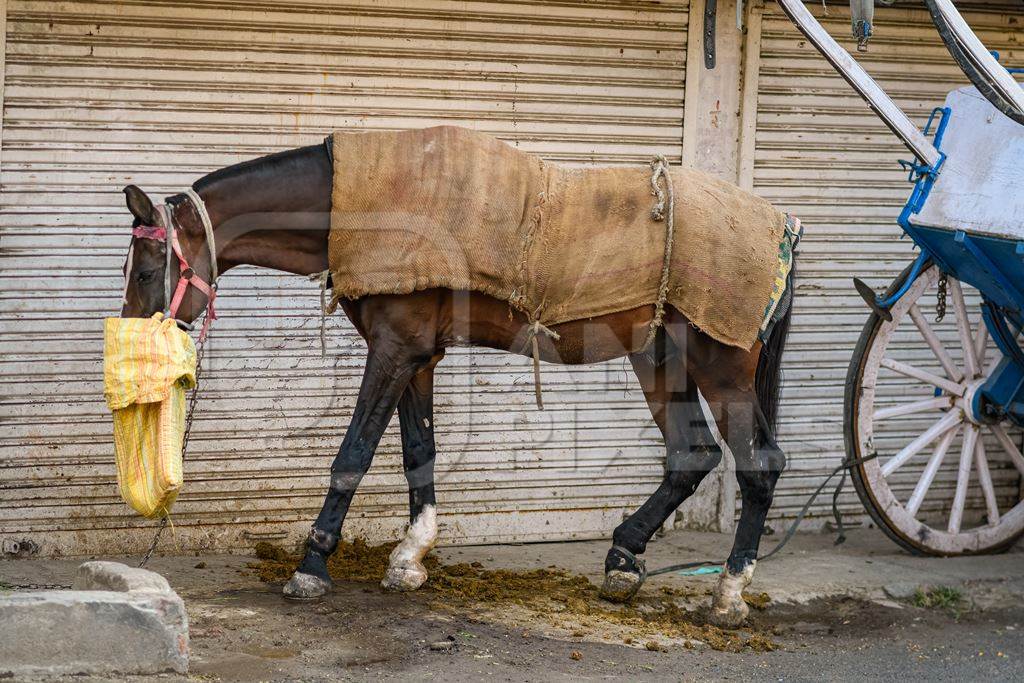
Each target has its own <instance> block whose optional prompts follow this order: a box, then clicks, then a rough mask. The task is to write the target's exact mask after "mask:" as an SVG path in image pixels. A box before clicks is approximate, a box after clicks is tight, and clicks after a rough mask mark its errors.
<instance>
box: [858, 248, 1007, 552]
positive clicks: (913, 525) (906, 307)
mask: <svg viewBox="0 0 1024 683" xmlns="http://www.w3.org/2000/svg"><path fill="white" fill-rule="evenodd" d="M938 277H939V270H938V268H937V267H935V266H932V267H931V268H929V269H928V270H927V271H925V272H924V273H922V274H921V275H920V277H918V279H917V280H916V281H915V282H914V284H913V285H912V286H911V287H910V289H909V290H908V291H907V293H906V294H904V296H903V297H901V299H900V300H899V301H898V302H897V303H896V304H895V305H894V306H893V307H892V309H891V310H890V312H891V314H892V318H893V319H892V321H891V322H886V321H879V323H878V325H877V327H876V330H875V334H874V337H873V338H872V340H871V343H870V346H869V347H868V348H867V349H865V356H864V359H863V361H862V363H861V372H860V376H859V378H858V384H859V386H858V387H857V390H858V399H857V401H856V403H855V409H854V411H853V413H854V414H853V415H852V419H853V420H854V421H855V424H854V434H855V438H856V441H857V448H858V450H859V455H861V456H864V455H867V454H869V453H872V452H873V445H872V441H873V436H874V428H875V423H876V421H879V420H876V417H875V390H876V385H877V380H878V374H879V370H880V368H881V367H882V362H883V360H888V362H889V364H890V365H891V364H892V361H891V359H886V358H885V352H886V350H887V348H888V345H889V342H890V340H891V339H892V336H893V333H894V331H895V330H896V329H897V327H898V326H899V325H900V324H901V323H903V324H910V325H916V324H917V323H916V322H915V321H914V314H911V309H912V308H913V307H914V306H915V304H916V303H917V301H918V300H919V299H920V298H921V296H922V295H923V294H924V293H925V292H927V291H928V290H929V289H931V288H932V286H933V285H934V284H935V283H936V281H937V280H938ZM949 282H950V284H951V289H955V290H956V291H955V292H951V296H950V299H952V300H953V304H952V305H951V306H950V309H951V310H950V314H952V315H954V316H957V320H958V321H959V316H960V315H964V313H965V310H966V309H964V308H961V305H960V304H961V302H962V300H963V299H962V296H957V295H958V294H959V293H960V290H959V283H958V282H956V281H955V280H953V279H952V278H950V280H949ZM965 318H966V316H965ZM926 326H927V322H926ZM958 332H959V334H958V338H959V339H961V341H962V339H963V330H962V329H961V328H960V327H959V324H958ZM918 334H919V336H920V337H921V339H922V343H924V344H925V345H926V346H928V342H927V341H925V340H924V339H925V337H924V334H923V333H922V332H921V331H920V328H919V330H918ZM967 334H968V337H969V339H970V342H971V344H972V351H973V350H974V349H975V348H976V345H977V344H978V342H979V340H978V335H979V334H982V333H980V332H979V330H977V329H972V328H971V327H970V326H969V325H968V329H967ZM986 338H987V337H986ZM940 346H941V345H940ZM982 346H984V344H982ZM932 353H933V355H935V352H934V350H932ZM992 355H993V354H992V353H991V352H990V353H989V355H988V357H987V358H985V361H986V363H985V364H984V365H980V367H979V375H980V377H985V376H987V374H988V373H989V372H991V369H992V367H994V363H991V359H992ZM975 360H977V356H975ZM964 361H966V358H964ZM964 364H966V363H964ZM890 365H886V367H888V368H889V369H890V370H892V369H893V368H892V367H890ZM901 369H903V370H906V368H901ZM961 371H962V372H964V373H965V374H966V370H964V369H962V370H961ZM940 379H946V380H949V381H950V383H952V384H966V378H965V380H964V382H961V383H955V382H952V380H950V378H949V377H948V376H942V377H940ZM975 381H976V380H975ZM950 394H951V392H948V391H946V390H945V389H944V390H943V391H942V396H941V397H939V398H944V397H947V396H949V395H950ZM925 400H928V399H926V398H923V397H920V396H914V397H912V400H911V401H908V405H909V404H910V403H916V402H918V401H925ZM956 403H957V402H956V401H955V399H954V400H953V401H952V405H953V407H952V408H951V409H950V410H949V412H948V413H946V414H945V415H944V416H943V417H942V418H939V419H938V420H937V422H941V421H942V420H943V419H946V415H950V414H959V415H960V418H959V419H958V420H957V421H956V422H955V423H953V424H954V425H956V426H953V427H948V422H952V420H951V419H950V420H949V421H948V422H947V424H944V425H943V427H942V429H943V430H946V431H940V432H939V433H938V434H936V436H935V437H934V438H931V439H929V440H927V441H926V442H925V443H924V444H922V445H920V448H919V449H918V450H916V451H915V452H913V453H912V454H911V455H910V456H908V458H907V460H906V461H904V463H903V464H904V465H905V464H906V462H909V461H910V459H912V458H922V459H923V458H928V460H929V462H931V460H932V459H933V458H936V457H937V459H938V464H937V466H936V470H937V469H938V466H940V465H941V464H942V463H943V462H950V461H957V460H959V462H958V476H957V489H958V491H957V494H956V496H955V497H954V501H953V504H952V505H951V509H950V513H951V514H950V516H952V508H953V507H954V506H955V505H956V504H957V500H958V498H960V496H961V492H960V491H959V489H960V488H961V483H960V481H961V478H962V477H963V476H964V475H963V469H964V467H963V464H964V460H965V458H966V459H967V465H968V469H967V472H968V474H967V477H968V478H967V480H966V485H965V491H967V490H969V488H970V486H971V484H972V483H973V485H974V486H975V487H979V486H980V484H979V481H980V479H981V477H982V476H984V475H979V472H980V469H979V468H980V467H981V466H982V463H984V464H985V467H986V470H988V464H987V458H986V453H985V448H984V446H983V445H982V446H981V447H980V449H981V451H982V458H981V460H980V461H979V460H978V458H977V456H976V451H977V450H978V448H979V447H978V446H977V445H974V446H972V447H971V453H970V454H969V455H968V456H963V453H962V451H963V450H964V448H966V447H964V444H963V443H961V446H962V448H961V449H951V448H949V445H950V444H946V447H947V450H946V451H945V452H944V453H943V454H942V455H938V456H937V455H936V451H937V450H938V447H939V446H940V445H941V443H942V441H944V440H946V437H947V435H948V434H949V432H948V429H952V430H953V432H954V433H953V436H952V437H950V441H951V442H952V440H953V439H955V436H956V433H957V432H963V431H965V430H966V428H965V427H964V425H965V424H969V425H971V428H972V429H973V428H974V427H975V426H974V423H971V422H970V421H969V420H967V419H966V417H965V416H963V409H962V407H961V406H957V405H956ZM960 403H962V401H960ZM934 410H935V411H939V408H935V409H934ZM920 412H922V413H924V412H926V411H925V410H921V411H920ZM936 414H937V415H942V413H941V412H936ZM881 419H888V417H886V418H881ZM985 429H990V428H989V427H986V426H982V427H980V428H979V431H978V435H979V436H981V435H982V434H984V430H985ZM997 429H998V427H997ZM926 431H929V430H926ZM1002 433H1003V434H1004V435H1005V433H1006V432H1005V429H1004V430H1003V432H1002ZM922 438H926V437H922ZM964 440H965V439H963V438H961V442H963V441H964ZM914 441H916V439H915V440H914ZM977 441H978V442H982V443H984V442H983V441H982V439H980V438H979V439H977ZM912 443H913V442H912ZM1000 445H1002V446H1003V447H1004V448H1006V445H1005V444H1004V443H1003V442H1002V441H1000ZM1011 445H1012V444H1011ZM1013 448H1014V449H1016V446H1013ZM954 450H955V452H954ZM893 455H894V454H888V453H883V454H882V455H881V456H880V457H879V458H876V459H874V460H871V461H869V462H867V463H864V464H863V465H861V466H860V471H861V472H860V473H861V475H862V477H863V481H864V484H865V487H866V488H867V489H868V493H869V495H870V496H871V498H872V502H873V504H874V506H875V509H876V512H877V513H878V514H879V515H881V516H882V517H884V518H885V520H886V521H887V523H888V524H889V526H890V527H891V529H892V530H893V531H894V532H896V533H897V534H899V535H900V536H902V537H904V538H905V539H906V540H907V541H908V542H909V543H911V544H912V545H915V546H918V547H921V546H923V547H926V548H929V549H931V550H932V551H933V552H936V553H939V554H947V555H956V554H968V553H973V552H983V551H986V550H992V549H995V548H998V547H1000V546H1004V545H1006V544H1007V543H1009V542H1012V541H1013V540H1014V539H1015V538H1016V537H1017V536H1019V535H1020V534H1021V532H1022V531H1024V502H1022V501H1018V502H1017V503H1016V504H1015V505H1014V506H1013V507H1012V508H1011V509H1009V510H1005V511H1003V510H998V514H999V517H998V522H997V523H996V524H995V525H992V524H985V523H982V524H981V525H979V526H976V527H973V528H968V529H964V528H958V529H955V530H954V529H953V528H952V526H951V523H948V524H947V527H946V528H936V527H935V526H930V525H928V524H926V523H925V522H923V521H921V520H919V519H917V517H916V514H915V510H913V508H912V507H911V509H908V505H910V504H911V503H912V502H913V498H914V495H916V492H917V488H918V487H919V486H921V481H920V480H919V482H918V487H915V493H914V494H913V495H912V496H911V497H910V498H908V499H907V500H900V499H899V498H898V497H897V495H896V494H895V493H894V492H893V490H892V489H891V488H890V486H889V484H888V481H887V476H889V475H891V474H894V473H895V471H896V470H898V469H899V466H897V467H896V469H895V470H892V471H889V470H887V468H888V467H889V466H890V465H889V462H890V460H892V459H893ZM1007 458H1008V459H1010V460H1011V461H1012V462H1013V464H1014V465H1015V466H1016V467H1017V469H1018V470H1019V471H1020V472H1021V473H1024V457H1021V455H1020V451H1019V450H1016V453H1015V454H1011V453H1009V451H1007ZM926 470H927V468H926ZM988 472H989V478H990V470H988ZM931 483H932V482H931V481H929V483H928V484H927V485H925V486H924V492H923V494H922V499H921V500H918V501H916V502H917V505H918V509H919V506H920V503H921V502H922V501H923V497H925V496H927V491H928V487H929V486H930V484H931ZM983 496H984V497H985V498H986V504H987V505H989V504H990V503H989V499H988V497H987V495H986V493H985V492H984V491H983ZM963 497H966V492H965V493H964V494H963ZM963 502H964V501H963V500H960V505H961V506H963ZM989 510H990V511H991V507H989ZM961 514H962V509H961Z"/></svg>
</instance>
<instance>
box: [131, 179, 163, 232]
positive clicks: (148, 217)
mask: <svg viewBox="0 0 1024 683" xmlns="http://www.w3.org/2000/svg"><path fill="white" fill-rule="evenodd" d="M124 196H125V200H126V201H127V202H128V210H129V211H131V212H132V215H133V216H135V217H136V218H138V219H139V222H140V223H142V224H143V225H156V224H157V216H156V208H155V207H154V206H153V202H152V201H151V200H150V198H149V197H148V196H147V195H146V193H145V192H143V191H142V190H140V189H139V188H138V187H136V186H135V185H129V186H127V187H126V188H124Z"/></svg>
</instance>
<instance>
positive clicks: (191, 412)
mask: <svg viewBox="0 0 1024 683" xmlns="http://www.w3.org/2000/svg"><path fill="white" fill-rule="evenodd" d="M209 338H210V337H209V335H207V336H206V337H205V338H203V339H200V340H199V343H198V344H196V386H195V387H194V388H193V389H192V394H191V395H190V396H189V399H188V411H187V412H186V413H185V433H184V435H182V437H181V457H182V459H184V458H185V453H186V452H187V450H188V439H189V436H190V435H191V434H192V418H193V417H194V416H195V412H196V403H197V402H198V401H199V377H200V375H202V372H203V356H204V352H205V350H206V340H207V339H209ZM167 520H168V517H167V515H164V516H163V518H161V520H160V525H159V526H158V527H157V528H156V533H155V534H153V541H152V542H151V543H150V544H149V550H147V551H146V554H145V555H143V556H142V561H141V562H139V569H142V568H143V567H145V566H146V563H147V562H149V558H151V557H153V552H154V551H156V546H157V544H158V543H159V542H160V534H162V533H163V532H164V529H165V528H166V527H167Z"/></svg>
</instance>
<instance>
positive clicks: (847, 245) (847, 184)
mask: <svg viewBox="0 0 1024 683" xmlns="http://www.w3.org/2000/svg"><path fill="white" fill-rule="evenodd" d="M809 8H810V9H811V10H812V11H813V12H814V14H815V16H816V17H817V18H818V20H819V21H821V22H822V25H823V26H825V28H826V29H827V30H828V31H829V32H830V33H831V34H832V35H833V36H834V37H836V38H837V39H838V40H841V41H843V42H844V45H845V46H847V48H848V49H853V41H852V39H849V38H848V36H849V33H850V22H849V8H848V7H843V6H840V5H834V4H830V5H829V8H828V14H827V16H826V15H825V13H824V11H823V10H822V8H821V7H820V5H819V4H818V3H810V4H809ZM965 18H966V19H967V20H968V22H969V23H970V24H971V26H972V27H973V28H974V30H975V31H976V32H977V34H978V36H979V37H980V38H981V40H982V42H983V43H985V45H986V46H988V48H989V49H992V50H998V51H999V52H1000V53H1001V54H1002V55H1003V59H1004V61H1006V62H1008V63H1019V62H1020V61H1021V60H1022V59H1024V53H1020V52H1019V37H1020V27H1019V26H1020V25H1019V23H1016V24H1015V23H1014V21H1015V20H1014V18H1013V17H1012V16H1011V15H1010V14H1006V13H1001V12H1000V10H999V8H998V7H991V9H990V11H988V12H980V11H972V12H967V13H965ZM875 21H876V26H875V37H874V38H873V39H872V40H871V46H870V51H869V52H867V53H866V54H861V53H858V54H857V55H856V56H857V58H858V61H860V63H861V64H862V65H863V66H864V67H865V69H867V70H868V72H869V73H871V74H872V76H874V77H875V78H876V79H877V80H878V82H879V83H880V84H881V86H882V88H883V89H884V90H885V91H886V92H888V93H889V95H890V96H891V97H892V98H893V99H894V100H895V101H896V103H897V104H898V105H899V106H900V107H902V108H903V109H904V111H906V112H907V114H908V115H909V116H910V117H911V118H912V119H913V120H914V121H915V122H916V123H918V124H919V125H921V126H923V125H924V123H925V121H926V120H927V118H928V115H929V113H930V112H931V110H932V108H933V107H935V106H940V105H941V104H942V102H943V101H944V100H945V97H946V93H947V92H948V91H950V90H952V89H953V88H955V87H959V86H961V85H964V84H966V78H965V77H964V76H963V74H962V73H961V72H960V70H959V69H958V68H957V66H956V64H955V63H954V62H953V61H952V59H951V58H950V57H949V54H948V53H947V52H946V49H945V48H944V46H943V45H942V42H941V40H940V39H939V37H938V34H937V33H936V31H935V28H934V26H933V24H932V23H931V20H930V19H929V17H928V14H927V12H926V11H925V10H924V9H923V5H921V4H919V3H902V4H901V5H898V6H897V7H894V8H891V9H890V8H885V7H878V8H876V10H875ZM1016 21H1018V22H1019V19H1017V20H1016ZM758 77H759V82H758V86H759V87H758V103H757V130H756V137H755V140H756V142H755V147H756V151H755V157H754V191H755V192H756V193H758V194H760V195H762V196H764V197H765V198H767V199H769V200H771V201H772V202H773V203H775V204H776V205H777V206H779V207H780V208H782V209H783V210H786V211H790V212H792V213H794V214H795V215H797V216H799V217H800V218H801V220H802V221H803V223H804V226H805V233H804V234H805V237H804V240H803V242H801V247H800V254H801V256H800V260H799V262H798V268H799V275H798V295H797V298H796V305H795V312H796V313H795V316H794V322H793V328H792V335H791V338H790V344H789V346H788V351H787V356H786V361H785V364H784V377H785V379H784V385H783V396H782V401H783V403H782V410H781V413H780V429H779V432H780V434H779V436H780V441H781V443H782V446H783V448H784V449H785V450H786V452H787V454H788V456H789V468H788V470H787V472H786V473H785V474H784V475H783V477H782V479H781V480H780V482H779V486H778V491H777V493H776V497H775V504H774V507H773V509H772V512H771V516H772V518H773V519H775V520H782V519H784V518H792V517H793V516H794V515H795V514H796V513H797V512H798V511H799V509H800V508H801V507H802V506H803V504H804V502H805V501H806V499H807V497H808V496H809V495H810V494H811V492H813V490H814V489H815V488H817V487H818V485H819V484H820V483H821V481H822V480H823V478H824V475H825V474H826V473H827V472H830V471H831V470H832V469H833V468H834V467H835V466H837V465H838V464H839V462H840V461H841V459H842V458H843V457H844V454H845V452H844V444H843V392H844V384H845V380H846V372H847V368H848V366H849V363H850V359H851V356H852V353H853V350H854V346H855V344H856V343H857V340H858V338H859V336H860V333H861V329H862V327H863V325H864V323H865V321H866V319H867V309H866V307H865V306H864V303H863V301H862V300H861V299H860V297H858V296H857V294H856V292H855V291H854V289H853V286H852V278H853V277H854V276H860V277H862V278H863V279H865V280H866V281H868V282H869V283H871V284H872V285H873V286H874V287H875V288H876V289H877V290H879V291H881V290H882V289H883V288H884V287H885V286H887V285H888V283H889V282H891V281H892V280H893V278H895V277H896V275H897V274H898V273H899V272H900V271H901V270H902V269H903V268H904V267H905V266H906V265H907V264H908V263H909V262H910V261H911V260H912V259H913V258H914V256H915V253H916V252H915V251H914V250H912V247H913V244H912V243H911V242H910V240H909V239H907V238H902V237H901V235H902V233H901V231H900V229H899V227H898V226H897V225H896V217H897V216H898V215H899V212H900V210H901V209H902V208H903V205H904V203H905V202H906V200H907V198H908V197H909V195H910V191H911V187H912V186H911V185H910V184H909V183H908V182H906V173H905V172H904V171H902V170H901V169H900V167H899V166H898V165H897V160H898V159H905V158H909V157H910V156H911V155H910V153H909V152H908V151H907V150H906V148H905V147H903V146H902V144H900V142H899V141H898V140H897V139H896V137H895V136H893V135H892V134H891V133H890V132H889V130H888V129H887V128H885V126H884V125H883V124H882V122H881V121H880V120H879V119H878V118H876V117H875V115H874V114H873V113H872V112H871V111H870V110H869V109H868V108H867V106H866V105H865V103H864V102H863V101H862V100H861V99H860V97H858V96H857V95H856V94H855V93H854V91H853V90H852V89H851V88H850V87H849V86H848V85H847V84H846V82H845V81H843V80H842V78H841V77H840V76H839V75H838V74H836V72H835V71H833V69H832V67H831V66H829V64H828V63H827V62H826V61H825V60H824V59H823V58H822V57H821V56H820V55H819V54H818V52H817V51H816V50H815V49H814V48H813V47H812V46H811V45H810V44H809V43H807V41H806V40H805V39H804V37H803V35H802V34H800V33H799V32H798V31H797V29H796V28H795V27H794V26H793V25H792V24H791V23H790V22H789V20H788V19H787V18H786V16H785V15H784V14H783V13H782V11H781V9H779V7H778V6H777V5H776V4H775V3H767V4H766V6H765V9H764V14H763V18H762V29H761V48H760V69H759V74H758ZM952 321H953V316H952V315H951V316H950V317H949V318H948V319H947V324H945V325H944V326H943V328H942V329H943V332H942V334H943V335H944V336H948V338H949V339H952V338H954V337H955V331H954V328H953V324H952ZM948 348H953V347H952V345H949V346H948ZM915 349H916V352H917V354H918V356H917V358H918V361H919V362H921V363H923V362H924V361H925V357H924V354H922V353H921V350H922V349H924V347H923V344H922V343H920V342H919V341H916V340H915V341H914V342H913V345H912V348H911V349H909V350H908V351H907V352H914V350H915ZM925 352H926V353H927V351H926V349H925ZM904 386H905V385H904ZM932 419H934V418H932ZM905 424H906V426H907V428H908V430H912V429H915V428H916V429H917V431H916V432H911V431H908V432H907V434H906V435H905V436H906V438H905V439H904V440H903V441H902V443H906V442H908V441H909V440H910V437H909V435H910V434H911V433H913V434H914V435H916V434H919V433H920V432H921V431H923V428H924V425H923V424H922V422H920V421H912V420H908V421H906V423H905ZM891 436H892V437H893V438H894V443H895V442H899V441H900V437H899V435H891ZM958 443H959V439H958V442H957V445H956V446H955V447H956V448H957V449H959V445H958ZM956 452H957V453H958V452H959V451H958V450H957V451H956ZM998 452H1000V450H999V448H998V447H997V446H995V445H993V447H992V448H989V453H990V454H994V453H998ZM990 457H991V455H990ZM955 460H956V458H949V459H947V465H952V466H953V467H955ZM950 461H951V462H950ZM995 476H996V481H997V485H999V484H1000V483H1001V484H1002V487H1001V488H1000V491H1001V492H1002V493H1003V494H1004V495H1006V496H1015V495H1017V486H1016V473H1015V472H1013V471H1012V468H1010V469H1007V470H1005V472H1004V476H1003V477H1002V478H1000V477H999V475H998V473H997V474H996V475H995ZM913 483H916V479H915V480H914V482H908V483H907V485H908V486H909V487H910V488H911V489H912V488H913ZM972 486H973V485H972ZM954 487H955V470H953V469H952V468H950V469H947V470H946V471H945V472H944V473H943V474H942V475H941V476H940V478H939V480H937V483H936V485H935V486H934V487H933V490H932V492H931V493H930V494H929V498H928V501H929V503H928V504H929V505H930V506H932V507H941V505H942V504H943V501H945V502H946V503H947V504H948V501H949V500H951V499H952V496H953V488H954ZM830 493H831V490H830V491H829V494H830ZM972 495H973V496H974V503H975V504H977V505H979V506H980V507H982V508H983V503H982V502H981V501H980V492H979V491H978V490H977V488H974V489H972ZM839 502H840V509H841V510H842V511H843V512H844V513H847V514H849V515H851V517H850V518H849V520H848V521H851V520H856V519H860V520H865V519H866V515H865V514H864V510H863V507H862V506H861V503H860V501H859V499H858V498H857V496H856V494H855V493H854V492H853V487H852V486H850V485H849V483H847V487H846V492H845V494H844V495H843V496H841V497H840V500H839ZM1003 509H1004V510H1005V509H1006V508H1005V507H1004V508H1003ZM811 517H812V518H814V517H816V518H818V523H819V524H820V523H822V522H824V521H825V519H826V518H828V519H831V495H823V496H821V497H820V498H819V499H818V501H817V503H816V505H815V506H814V508H813V509H812V511H811ZM813 525H814V523H813V522H811V523H810V524H809V525H808V526H813ZM775 526H776V527H777V528H781V527H782V526H783V524H782V523H781V522H776V525H775Z"/></svg>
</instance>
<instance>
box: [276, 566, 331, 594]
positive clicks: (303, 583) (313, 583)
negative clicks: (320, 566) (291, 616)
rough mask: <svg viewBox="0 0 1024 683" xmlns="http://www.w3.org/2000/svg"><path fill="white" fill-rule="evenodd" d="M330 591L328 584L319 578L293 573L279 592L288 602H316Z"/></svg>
mask: <svg viewBox="0 0 1024 683" xmlns="http://www.w3.org/2000/svg"><path fill="white" fill-rule="evenodd" d="M330 589H331V584H330V582H329V581H324V580H323V579H321V578H320V577H319V576H313V575H312V574H304V573H302V572H295V573H294V574H292V578H290V579H288V583H286V584H285V585H284V589H283V590H282V591H281V592H282V593H283V594H284V597H286V598H288V599H289V600H317V599H318V598H322V597H323V596H325V595H327V591H329V590H330Z"/></svg>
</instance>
